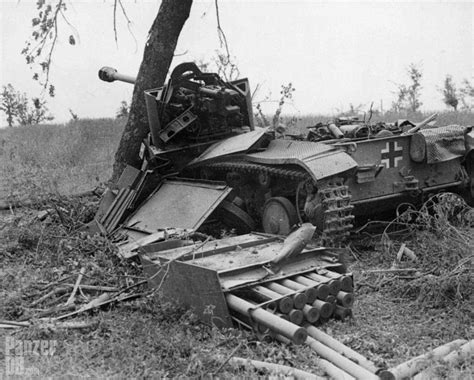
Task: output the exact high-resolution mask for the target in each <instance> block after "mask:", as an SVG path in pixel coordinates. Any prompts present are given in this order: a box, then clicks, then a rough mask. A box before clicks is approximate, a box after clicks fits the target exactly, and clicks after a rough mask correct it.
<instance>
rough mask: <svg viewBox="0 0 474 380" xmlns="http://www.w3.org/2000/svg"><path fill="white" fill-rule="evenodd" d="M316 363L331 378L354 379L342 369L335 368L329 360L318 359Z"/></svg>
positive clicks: (339, 379)
mask: <svg viewBox="0 0 474 380" xmlns="http://www.w3.org/2000/svg"><path fill="white" fill-rule="evenodd" d="M317 365H318V367H319V368H321V369H322V370H323V371H324V372H326V373H327V374H328V375H329V376H330V377H331V378H332V379H336V380H355V377H354V376H351V375H349V374H348V373H347V372H344V371H343V370H342V369H340V368H337V367H336V366H335V365H334V364H332V363H331V362H328V361H327V360H325V359H319V360H318V361H317Z"/></svg>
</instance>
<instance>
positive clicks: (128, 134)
mask: <svg viewBox="0 0 474 380" xmlns="http://www.w3.org/2000/svg"><path fill="white" fill-rule="evenodd" d="M191 5H192V0H163V1H162V3H161V6H160V9H159V11H158V14H157V16H156V18H155V21H154V22H153V25H152V27H151V29H150V32H149V36H148V40H147V43H146V45H145V50H144V53H143V61H142V63H141V65H140V69H139V71H138V75H137V80H136V83H135V87H134V90H133V97H132V103H131V107H130V113H129V116H128V120H127V124H126V125H125V128H124V131H123V133H122V138H121V140H120V143H119V147H118V149H117V152H116V153H115V163H114V168H113V173H112V178H111V181H112V182H115V181H116V180H117V179H118V178H119V176H120V174H121V173H122V171H123V169H124V168H125V166H126V165H127V164H128V165H131V166H134V167H137V168H139V165H140V159H139V156H138V153H139V151H140V145H141V142H142V141H143V139H144V138H145V137H146V136H147V134H148V132H149V126H148V118H147V112H146V105H145V96H144V91H145V90H148V89H151V88H156V87H161V86H163V84H164V82H165V79H166V74H167V73H168V69H169V67H170V64H171V61H172V60H173V55H174V51H175V49H176V44H177V42H178V37H179V34H180V33H181V30H182V28H183V26H184V23H185V22H186V20H187V19H188V17H189V12H190V10H191Z"/></svg>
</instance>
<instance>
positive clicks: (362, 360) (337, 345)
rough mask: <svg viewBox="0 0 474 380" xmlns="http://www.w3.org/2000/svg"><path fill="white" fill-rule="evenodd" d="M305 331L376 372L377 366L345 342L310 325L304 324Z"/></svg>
mask: <svg viewBox="0 0 474 380" xmlns="http://www.w3.org/2000/svg"><path fill="white" fill-rule="evenodd" d="M305 328H306V331H308V334H309V336H311V337H313V338H314V339H316V340H317V341H319V342H321V343H322V344H324V345H326V346H328V347H329V348H331V349H333V350H334V351H336V352H338V353H339V354H341V355H344V356H345V357H346V358H348V359H350V360H352V361H354V362H356V363H359V365H360V366H361V367H364V368H365V369H366V370H368V371H370V372H372V373H376V372H377V370H378V369H377V367H376V366H375V364H374V363H373V362H371V361H370V360H369V359H367V358H366V357H365V356H363V355H361V354H359V353H358V352H357V351H354V350H353V349H352V348H350V347H347V346H346V345H345V344H343V343H341V342H339V341H338V340H336V339H334V338H333V337H332V336H330V335H328V334H326V333H325V332H324V331H322V330H320V329H318V328H316V327H314V326H311V325H305Z"/></svg>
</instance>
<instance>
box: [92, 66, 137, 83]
mask: <svg viewBox="0 0 474 380" xmlns="http://www.w3.org/2000/svg"><path fill="white" fill-rule="evenodd" d="M99 78H100V79H101V80H103V81H104V82H114V81H116V80H118V81H120V82H126V83H131V84H135V81H136V79H137V78H135V77H132V76H130V75H124V74H120V73H119V72H118V71H117V70H116V69H114V68H113V67H108V66H104V67H102V68H101V69H100V70H99Z"/></svg>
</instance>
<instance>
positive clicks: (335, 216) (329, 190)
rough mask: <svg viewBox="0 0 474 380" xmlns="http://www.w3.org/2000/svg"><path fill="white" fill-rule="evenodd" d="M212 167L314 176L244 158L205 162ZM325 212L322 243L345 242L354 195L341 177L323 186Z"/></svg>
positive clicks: (304, 178)
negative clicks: (248, 160) (244, 159)
mask: <svg viewBox="0 0 474 380" xmlns="http://www.w3.org/2000/svg"><path fill="white" fill-rule="evenodd" d="M202 168H203V169H210V170H211V171H218V172H229V171H237V172H241V173H245V174H253V175H255V174H259V173H265V174H267V175H271V176H274V177H283V178H286V179H291V180H298V181H307V180H312V179H311V176H310V175H309V174H308V173H307V172H305V171H304V170H303V169H299V168H295V169H286V168H278V167H275V166H270V165H263V164H256V163H253V162H246V161H243V160H232V161H225V162H215V163H210V164H206V165H203V166H202ZM319 192H320V194H321V199H322V206H323V210H324V211H323V212H324V216H325V217H324V226H323V231H322V233H321V240H322V244H323V245H324V246H326V247H340V246H342V245H343V244H344V242H345V241H346V240H347V237H348V236H349V233H350V230H351V229H352V228H353V224H352V223H353V220H354V216H353V215H352V209H353V208H354V206H352V205H351V203H350V202H351V195H350V194H349V188H348V187H347V186H345V185H344V184H343V182H342V179H340V180H334V181H330V182H327V183H326V184H325V186H323V187H321V188H320V189H319Z"/></svg>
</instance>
